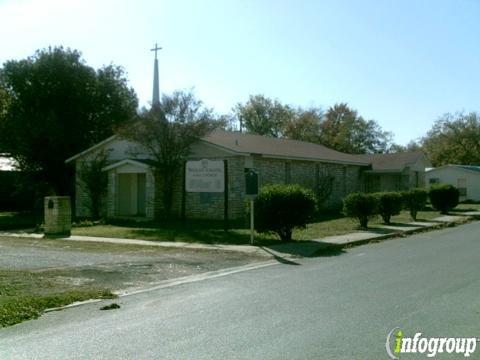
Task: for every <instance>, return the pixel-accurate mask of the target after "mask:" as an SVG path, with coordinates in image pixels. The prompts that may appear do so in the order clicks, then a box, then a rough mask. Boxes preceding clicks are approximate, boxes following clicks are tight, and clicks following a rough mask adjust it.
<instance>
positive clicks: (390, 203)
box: [375, 192, 403, 224]
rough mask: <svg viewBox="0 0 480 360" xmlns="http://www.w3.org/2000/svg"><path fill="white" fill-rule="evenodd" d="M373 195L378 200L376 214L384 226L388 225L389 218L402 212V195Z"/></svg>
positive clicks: (382, 193) (385, 193)
mask: <svg viewBox="0 0 480 360" xmlns="http://www.w3.org/2000/svg"><path fill="white" fill-rule="evenodd" d="M375 195H376V196H377V198H378V213H379V214H380V216H381V217H382V219H383V221H384V222H385V224H390V218H391V217H392V216H393V215H398V214H400V211H402V207H403V199H402V195H401V194H400V193H398V192H381V193H376V194H375Z"/></svg>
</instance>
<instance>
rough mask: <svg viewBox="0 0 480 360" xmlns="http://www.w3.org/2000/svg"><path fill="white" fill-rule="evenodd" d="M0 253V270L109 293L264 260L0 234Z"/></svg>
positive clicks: (234, 254) (221, 253)
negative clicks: (25, 272) (85, 286)
mask: <svg viewBox="0 0 480 360" xmlns="http://www.w3.org/2000/svg"><path fill="white" fill-rule="evenodd" d="M0 253H1V256H0V270H21V271H31V272H35V273H41V274H43V275H44V276H45V277H48V278H50V279H51V280H52V281H54V282H62V283H64V285H71V286H72V287H76V286H82V285H85V284H88V285H90V286H98V287H107V288H109V289H111V290H112V291H121V290H125V289H129V288H141V287H144V286H148V285H150V284H154V283H158V282H160V281H163V280H167V279H173V278H178V277H184V276H189V275H195V274H200V273H203V272H207V271H215V270H220V269H223V268H230V267H236V266H242V265H247V264H251V263H254V262H259V261H265V260H266V258H265V257H261V256H256V255H248V254H244V253H239V252H232V251H218V250H193V249H171V248H158V247H149V246H135V245H119V244H105V243H91V242H78V241H76V242H72V241H65V240H53V239H48V240H47V239H26V238H0Z"/></svg>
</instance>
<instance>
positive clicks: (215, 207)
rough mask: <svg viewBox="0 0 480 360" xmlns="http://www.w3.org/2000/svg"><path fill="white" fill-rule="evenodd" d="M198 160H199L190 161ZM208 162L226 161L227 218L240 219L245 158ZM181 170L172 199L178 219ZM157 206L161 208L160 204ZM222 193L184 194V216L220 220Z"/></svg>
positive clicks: (242, 210) (223, 196) (180, 195)
mask: <svg viewBox="0 0 480 360" xmlns="http://www.w3.org/2000/svg"><path fill="white" fill-rule="evenodd" d="M192 160H199V159H192ZM209 160H227V167H228V217H229V219H232V220H235V219H241V218H243V217H244V214H245V203H244V194H245V190H244V189H245V177H244V173H243V172H244V167H245V158H244V157H243V156H235V157H228V158H210V159H209ZM183 176H184V174H183V170H182V173H181V175H180V176H179V177H178V180H177V183H176V186H175V191H174V198H173V211H174V214H175V215H176V216H178V217H180V216H181V213H182V196H183V191H182V187H183ZM158 198H159V200H158V201H159V203H157V206H160V207H161V206H162V205H161V202H160V196H158ZM224 199H225V194H224V193H189V192H185V216H186V218H187V219H215V220H222V219H223V218H224Z"/></svg>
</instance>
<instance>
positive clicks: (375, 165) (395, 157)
mask: <svg viewBox="0 0 480 360" xmlns="http://www.w3.org/2000/svg"><path fill="white" fill-rule="evenodd" d="M354 156H355V157H357V158H358V159H360V160H362V161H366V162H369V163H371V164H372V170H373V171H378V172H381V171H392V172H393V171H402V170H403V169H404V168H405V167H406V166H408V165H411V164H414V163H415V162H416V161H417V160H418V159H419V158H421V157H423V156H425V155H423V153H422V152H419V151H416V152H404V153H392V154H364V155H363V154H362V155H354Z"/></svg>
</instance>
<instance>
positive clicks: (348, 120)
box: [320, 103, 392, 154]
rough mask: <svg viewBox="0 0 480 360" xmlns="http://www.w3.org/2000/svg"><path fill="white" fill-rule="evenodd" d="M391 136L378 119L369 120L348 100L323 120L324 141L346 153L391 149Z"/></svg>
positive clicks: (377, 151)
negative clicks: (354, 108)
mask: <svg viewBox="0 0 480 360" xmlns="http://www.w3.org/2000/svg"><path fill="white" fill-rule="evenodd" d="M391 137H392V135H391V133H389V132H386V131H383V130H382V129H381V128H380V125H378V123H377V122H376V121H374V120H365V119H364V118H363V117H361V116H359V115H358V113H357V111H356V110H353V109H351V108H350V107H349V106H348V105H347V104H345V103H340V104H335V105H334V106H332V107H330V108H329V109H328V110H327V112H326V114H325V118H324V120H323V121H322V123H321V136H320V142H321V143H322V144H323V145H325V146H327V147H330V148H332V149H335V150H338V151H342V152H345V153H350V154H364V153H384V152H387V151H388V148H389V145H390V143H391Z"/></svg>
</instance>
